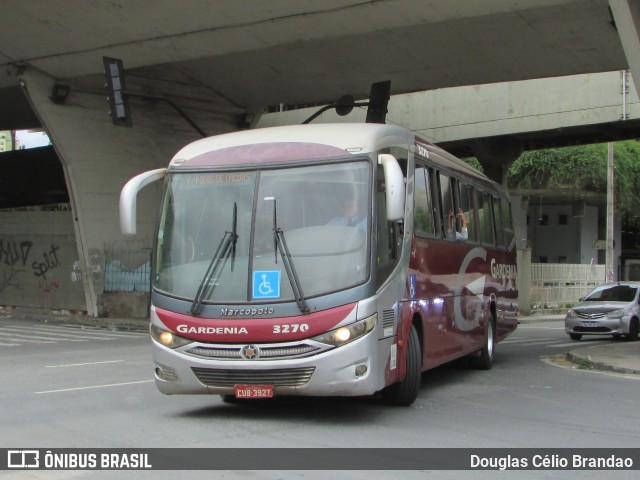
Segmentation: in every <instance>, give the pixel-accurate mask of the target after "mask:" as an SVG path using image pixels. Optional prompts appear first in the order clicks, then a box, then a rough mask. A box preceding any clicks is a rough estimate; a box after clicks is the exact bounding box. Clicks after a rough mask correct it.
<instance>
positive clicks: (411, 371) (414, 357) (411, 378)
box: [382, 325, 422, 407]
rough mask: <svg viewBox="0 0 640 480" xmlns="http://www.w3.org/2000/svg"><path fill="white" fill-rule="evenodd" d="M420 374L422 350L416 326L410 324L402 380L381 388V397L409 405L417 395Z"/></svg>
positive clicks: (401, 404)
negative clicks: (404, 370) (404, 373)
mask: <svg viewBox="0 0 640 480" xmlns="http://www.w3.org/2000/svg"><path fill="white" fill-rule="evenodd" d="M421 375H422V352H421V350H420V338H419V337H418V332H417V331H416V327H415V326H413V325H411V330H410V331H409V345H408V346H407V372H406V375H405V377H404V380H402V381H400V382H398V383H394V384H393V385H389V386H388V387H387V388H385V389H384V390H382V398H383V399H384V401H385V402H387V403H388V404H390V405H397V406H404V407H406V406H409V405H411V404H412V403H413V402H414V401H415V399H416V398H417V397H418V392H419V391H420V380H421Z"/></svg>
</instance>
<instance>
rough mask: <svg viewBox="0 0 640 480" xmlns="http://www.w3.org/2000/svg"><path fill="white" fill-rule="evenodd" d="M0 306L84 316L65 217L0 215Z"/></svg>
mask: <svg viewBox="0 0 640 480" xmlns="http://www.w3.org/2000/svg"><path fill="white" fill-rule="evenodd" d="M0 225H1V227H0V306H5V307H6V306H10V307H29V308H42V309H48V310H65V311H75V310H79V311H83V310H86V305H85V296H84V290H83V283H82V278H81V275H80V268H79V262H78V249H77V248H76V241H75V232H74V229H73V220H72V217H71V212H70V211H66V212H64V211H63V212H0Z"/></svg>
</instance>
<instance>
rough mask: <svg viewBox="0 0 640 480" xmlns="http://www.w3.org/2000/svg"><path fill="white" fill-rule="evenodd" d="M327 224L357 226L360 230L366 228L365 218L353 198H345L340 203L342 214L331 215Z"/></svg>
mask: <svg viewBox="0 0 640 480" xmlns="http://www.w3.org/2000/svg"><path fill="white" fill-rule="evenodd" d="M327 225H340V226H348V227H357V228H359V229H360V230H366V229H367V219H366V218H365V217H364V215H362V214H361V213H360V207H359V205H358V201H357V200H356V199H355V198H352V197H350V198H347V199H346V200H345V201H344V202H343V204H342V215H340V216H338V217H333V218H332V219H331V220H329V222H328V223H327Z"/></svg>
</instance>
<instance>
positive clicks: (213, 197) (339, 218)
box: [153, 159, 372, 304]
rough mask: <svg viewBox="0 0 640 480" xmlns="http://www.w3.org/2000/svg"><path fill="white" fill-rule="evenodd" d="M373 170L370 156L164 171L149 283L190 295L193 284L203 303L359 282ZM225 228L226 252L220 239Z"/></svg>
mask: <svg viewBox="0 0 640 480" xmlns="http://www.w3.org/2000/svg"><path fill="white" fill-rule="evenodd" d="M350 160H351V159H350ZM370 179H371V167H370V164H369V162H368V161H367V160H362V161H348V162H344V163H330V164H323V165H313V166H303V167H296V168H286V169H269V170H261V171H258V170H255V171H236V172H232V171H225V172H198V173H175V174H170V175H169V176H168V179H167V184H166V189H165V193H164V200H163V206H162V214H161V218H160V225H159V231H158V248H157V255H156V263H155V275H154V278H153V284H154V288H155V289H156V290H159V291H162V292H165V293H167V294H169V295H173V296H176V297H180V298H184V299H189V300H192V299H194V297H195V296H196V293H198V296H199V298H198V302H202V303H203V304H207V303H225V304H228V303H233V302H236V303H251V302H257V303H264V302H267V301H268V302H281V301H282V302H289V301H297V300H298V298H297V294H296V290H298V289H299V290H301V291H303V292H304V295H305V297H307V298H308V297H314V296H318V295H323V294H327V293H330V292H335V291H339V290H344V289H346V288H350V287H353V286H356V285H359V284H362V283H364V282H365V281H366V280H367V279H368V277H369V263H370V262H369V261H368V256H367V254H368V252H369V244H368V238H369V235H368V230H369V228H371V227H370V225H369V219H370V218H371V215H369V214H368V212H370V211H371V208H372V207H371V204H370V198H371V194H370V192H371V188H370V183H371V182H370ZM276 231H278V232H281V233H280V235H281V237H283V238H284V239H285V241H286V245H287V247H288V254H289V255H290V257H289V259H290V263H291V264H292V265H293V266H294V268H295V271H296V272H297V281H295V282H294V281H293V280H292V279H291V276H290V275H287V272H286V270H285V265H284V262H283V257H282V254H283V252H281V251H279V249H278V247H277V242H276V240H277V235H276V234H275V232H276ZM231 237H233V244H232V245H230V246H229V247H228V253H227V254H224V255H222V254H221V252H219V251H218V250H219V249H220V246H221V242H222V241H223V239H225V238H231ZM227 243H229V242H227ZM216 256H218V257H219V258H216ZM214 259H215V260H214ZM208 270H212V271H211V272H209V273H208ZM203 282H204V283H206V285H205V284H203ZM296 283H297V287H296Z"/></svg>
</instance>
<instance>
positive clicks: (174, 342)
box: [149, 324, 191, 348]
mask: <svg viewBox="0 0 640 480" xmlns="http://www.w3.org/2000/svg"><path fill="white" fill-rule="evenodd" d="M149 331H150V332H151V338H153V339H154V340H155V341H156V342H158V343H159V344H160V345H164V346H165V347H167V348H178V347H182V346H183V345H187V344H189V343H191V340H187V339H186V338H182V337H179V336H178V335H176V334H175V333H173V332H169V331H168V330H164V329H162V328H160V327H157V326H155V325H153V324H151V327H149Z"/></svg>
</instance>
